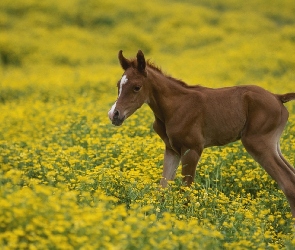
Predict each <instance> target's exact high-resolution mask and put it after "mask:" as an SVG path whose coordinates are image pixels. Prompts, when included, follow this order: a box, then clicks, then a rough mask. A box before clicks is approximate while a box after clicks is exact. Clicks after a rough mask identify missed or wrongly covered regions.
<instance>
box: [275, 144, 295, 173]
mask: <svg viewBox="0 0 295 250" xmlns="http://www.w3.org/2000/svg"><path fill="white" fill-rule="evenodd" d="M277 151H278V153H279V156H280V157H281V159H282V160H283V161H284V162H285V164H286V165H287V166H288V167H289V169H290V170H291V171H292V172H293V173H294V174H295V168H294V167H293V166H292V165H291V164H290V163H289V162H288V161H287V160H286V159H285V157H284V156H283V155H282V152H281V149H280V144H279V143H278V144H277Z"/></svg>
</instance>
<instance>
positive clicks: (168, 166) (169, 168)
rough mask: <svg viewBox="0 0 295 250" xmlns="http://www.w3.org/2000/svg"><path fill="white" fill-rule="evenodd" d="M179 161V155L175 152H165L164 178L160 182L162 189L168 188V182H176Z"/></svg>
mask: <svg viewBox="0 0 295 250" xmlns="http://www.w3.org/2000/svg"><path fill="white" fill-rule="evenodd" d="M179 161H180V159H179V157H178V155H176V154H175V153H174V152H173V151H171V150H165V154H164V169H163V176H162V179H161V181H160V184H161V186H162V187H167V185H168V181H172V180H174V178H175V175H176V170H177V167H178V165H179Z"/></svg>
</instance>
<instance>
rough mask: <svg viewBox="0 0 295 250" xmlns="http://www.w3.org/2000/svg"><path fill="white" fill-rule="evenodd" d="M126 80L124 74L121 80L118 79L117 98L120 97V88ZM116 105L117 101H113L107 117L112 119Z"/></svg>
mask: <svg viewBox="0 0 295 250" xmlns="http://www.w3.org/2000/svg"><path fill="white" fill-rule="evenodd" d="M127 81H128V79H127V76H126V75H123V76H122V78H121V81H120V86H119V95H118V98H119V97H120V95H121V93H122V88H123V85H124V84H126V83H127ZM116 105H117V102H115V103H114V104H113V106H112V107H111V109H110V111H109V113H108V115H109V118H110V119H111V120H112V119H113V116H114V111H115V109H116Z"/></svg>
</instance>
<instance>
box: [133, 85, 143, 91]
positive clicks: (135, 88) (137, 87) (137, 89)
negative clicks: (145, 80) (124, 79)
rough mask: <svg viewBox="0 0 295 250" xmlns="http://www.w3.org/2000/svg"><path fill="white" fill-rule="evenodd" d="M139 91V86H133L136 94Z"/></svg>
mask: <svg viewBox="0 0 295 250" xmlns="http://www.w3.org/2000/svg"><path fill="white" fill-rule="evenodd" d="M140 89H141V86H135V87H134V88H133V90H134V92H138V91H139V90H140Z"/></svg>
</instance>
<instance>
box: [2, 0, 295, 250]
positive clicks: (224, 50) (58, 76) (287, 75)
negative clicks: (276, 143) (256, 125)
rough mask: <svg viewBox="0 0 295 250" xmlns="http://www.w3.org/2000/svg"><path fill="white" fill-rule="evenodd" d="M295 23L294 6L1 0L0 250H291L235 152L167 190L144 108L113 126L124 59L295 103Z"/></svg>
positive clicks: (216, 151)
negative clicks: (140, 55)
mask: <svg viewBox="0 0 295 250" xmlns="http://www.w3.org/2000/svg"><path fill="white" fill-rule="evenodd" d="M294 13H295V2H294V0H273V1H267V0H260V1H254V0H249V1H244V2H238V1H233V0H199V1H194V0H183V1H176V0H175V1H168V0H159V1H156V0H151V1H145V2H139V1H135V0H124V1H115V0H107V1H102V0H89V1H82V0H65V1H58V0H45V1H38V0H14V1H10V0H1V1H0V248H1V249H85V250H86V249H294V247H295V237H294V229H293V221H292V217H291V213H290V208H289V205H288V203H287V200H286V198H285V196H284V195H283V193H282V191H281V190H279V189H278V187H277V184H276V183H275V182H274V181H273V180H272V179H271V178H270V177H269V176H268V175H267V174H266V172H265V171H264V170H263V169H262V168H261V167H260V166H259V165H258V164H257V163H256V162H255V161H254V160H253V159H252V158H251V157H250V156H249V155H248V153H247V152H246V151H245V150H244V148H243V146H242V144H241V143H240V142H236V143H232V144H230V145H228V146H227V147H212V148H210V149H206V150H205V151H204V153H203V155H202V159H201V161H200V163H199V166H198V168H197V175H196V177H195V183H194V184H193V186H192V187H190V188H187V187H183V186H182V184H181V173H180V168H179V172H177V177H176V179H175V181H173V182H171V183H170V185H169V188H168V189H167V190H163V189H160V188H159V181H160V178H161V173H162V163H163V151H164V144H163V143H162V142H161V140H160V139H159V137H158V136H157V135H156V134H155V132H154V131H153V128H152V123H153V114H152V112H151V111H150V110H149V108H148V106H143V107H142V108H141V109H140V110H138V111H137V112H136V113H135V114H134V115H133V116H131V117H130V118H129V119H128V120H127V121H126V122H124V124H123V125H122V126H121V127H114V126H113V125H112V124H111V123H110V121H109V119H108V116H107V112H108V110H109V109H110V107H111V105H112V104H113V103H114V101H115V100H116V94H117V89H116V83H117V81H118V80H119V79H120V77H121V75H122V73H123V72H122V70H121V68H120V66H119V63H118V59H117V53H118V51H119V50H120V49H122V50H123V51H124V55H125V56H126V57H134V56H135V55H136V52H137V50H138V49H142V50H143V52H144V53H145V55H146V57H147V58H150V59H151V60H152V61H154V62H155V63H156V64H157V65H159V66H161V67H162V68H163V71H164V72H168V73H169V74H171V75H173V76H174V77H177V78H181V79H182V80H184V81H185V82H187V83H189V84H201V85H204V86H208V87H214V88H218V87H224V86H231V85H242V84H255V85H259V86H261V87H264V88H266V89H268V90H269V91H272V92H275V93H280V94H283V93H287V92H295V15H294ZM286 107H287V108H288V110H289V112H290V118H289V122H288V124H287V126H286V129H285V131H284V133H283V135H282V139H281V149H282V152H283V154H284V156H285V157H286V158H287V159H288V161H289V162H290V163H291V164H292V165H293V166H294V165H295V102H294V101H293V102H289V103H287V104H286ZM188 201H189V202H188Z"/></svg>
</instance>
